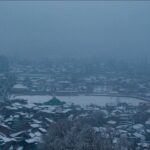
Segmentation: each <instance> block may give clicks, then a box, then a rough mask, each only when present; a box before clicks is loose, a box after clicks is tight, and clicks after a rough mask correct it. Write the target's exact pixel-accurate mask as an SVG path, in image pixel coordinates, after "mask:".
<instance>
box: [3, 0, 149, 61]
mask: <svg viewBox="0 0 150 150" xmlns="http://www.w3.org/2000/svg"><path fill="white" fill-rule="evenodd" d="M149 13H150V3H149V2H136V1H135V2H129V1H128V2H119V1H118V2H116V1H109V2H103V1H100V2H36V1H35V2H15V1H14V2H2V1H1V2H0V20H1V23H0V41H1V44H0V54H5V55H7V56H12V57H14V56H15V57H25V58H36V57H37V58H38V57H50V58H51V57H77V58H78V57H79V58H80V57H81V58H82V57H93V58H94V57H100V58H101V57H102V58H116V59H145V58H147V59H148V58H149V56H148V54H150V52H149V50H150V41H149V40H150V30H149V26H150V19H149Z"/></svg>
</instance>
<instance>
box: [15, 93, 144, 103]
mask: <svg viewBox="0 0 150 150" xmlns="http://www.w3.org/2000/svg"><path fill="white" fill-rule="evenodd" d="M12 98H16V99H17V98H19V99H25V100H28V103H29V104H33V103H43V102H46V101H48V100H50V99H51V98H52V96H50V95H31V96H30V95H22V96H13V97H12ZM57 98H58V99H60V100H61V101H65V102H66V103H69V104H70V103H74V104H78V105H81V106H86V105H90V104H96V105H98V106H105V105H106V104H107V103H117V102H118V101H119V102H126V103H128V104H132V105H134V106H136V105H138V104H139V103H141V102H144V101H142V100H139V99H136V98H129V97H119V98H118V97H109V96H84V95H81V96H58V97H57Z"/></svg>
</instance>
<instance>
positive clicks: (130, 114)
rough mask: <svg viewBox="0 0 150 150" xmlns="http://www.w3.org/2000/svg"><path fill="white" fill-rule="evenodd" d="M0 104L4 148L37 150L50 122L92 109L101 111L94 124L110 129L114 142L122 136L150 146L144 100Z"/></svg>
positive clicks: (148, 116)
mask: <svg viewBox="0 0 150 150" xmlns="http://www.w3.org/2000/svg"><path fill="white" fill-rule="evenodd" d="M0 105H1V107H0V148H1V149H3V150H37V147H38V144H39V143H40V142H42V136H43V135H44V134H46V133H47V132H48V129H49V125H50V124H52V123H56V122H57V121H58V120H60V119H63V118H64V119H68V120H70V119H74V118H77V117H78V118H79V117H87V118H88V117H89V116H90V115H91V114H92V112H102V114H103V117H104V118H103V121H101V122H100V123H98V124H97V126H95V125H94V126H93V128H94V130H95V131H96V132H101V133H102V134H104V135H105V136H107V134H109V135H110V133H111V138H112V141H113V144H114V146H115V145H117V144H118V143H119V140H120V139H121V138H120V137H122V136H123V137H124V136H125V137H127V139H128V141H132V144H134V145H133V146H134V148H135V149H137V150H140V149H141V150H143V149H144V150H149V149H150V105H149V104H147V103H146V104H145V103H143V104H140V106H132V105H129V104H126V103H118V104H107V105H106V106H105V107H99V106H95V105H90V106H86V107H81V106H75V105H72V104H66V103H64V102H62V101H60V100H58V99H57V98H56V97H53V98H52V99H51V100H49V101H48V102H45V103H42V104H39V103H35V104H30V103H27V101H26V100H20V99H15V100H12V101H8V102H1V104H0Z"/></svg>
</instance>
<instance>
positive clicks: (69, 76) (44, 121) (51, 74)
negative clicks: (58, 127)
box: [0, 62, 150, 150]
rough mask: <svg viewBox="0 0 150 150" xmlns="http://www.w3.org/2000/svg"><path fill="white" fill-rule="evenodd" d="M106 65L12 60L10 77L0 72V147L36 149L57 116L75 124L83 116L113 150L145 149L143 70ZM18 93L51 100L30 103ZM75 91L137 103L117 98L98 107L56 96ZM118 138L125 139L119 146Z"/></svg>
mask: <svg viewBox="0 0 150 150" xmlns="http://www.w3.org/2000/svg"><path fill="white" fill-rule="evenodd" d="M94 66H95V67H94ZM111 67H112V66H109V65H106V64H103V63H98V64H97V63H95V64H94V63H93V64H92V65H91V66H90V65H88V67H87V64H84V63H83V64H78V63H77V62H75V63H69V62H67V63H66V64H65V63H64V64H62V63H60V64H57V63H56V64H55V63H54V64H51V65H49V63H48V62H47V63H46V64H45V63H41V64H36V65H35V64H34V65H33V64H32V63H30V64H28V65H27V64H23V63H12V64H11V65H10V70H9V74H11V75H9V76H8V75H7V76H6V73H1V83H3V84H1V85H3V86H1V88H0V89H1V90H0V92H1V102H0V105H1V107H0V148H1V149H2V150H38V149H39V145H40V143H42V142H43V137H44V136H45V135H47V134H48V132H49V127H50V125H52V124H57V123H58V122H59V121H61V120H62V121H63V120H66V121H69V122H74V121H75V122H76V120H77V119H83V120H84V121H85V122H86V123H87V124H88V125H89V126H90V127H91V128H92V129H93V131H94V132H95V133H96V134H100V135H101V136H102V137H103V138H105V139H109V140H110V141H111V144H112V145H111V149H112V150H118V149H117V147H119V146H120V147H121V148H120V149H119V150H122V149H123V150H127V149H131V150H149V149H150V102H149V98H150V94H149V90H150V82H149V73H147V74H146V73H145V74H144V75H141V74H140V71H139V70H138V71H137V70H136V71H135V68H134V69H133V68H132V67H128V69H129V70H128V69H126V72H125V71H124V70H122V69H118V68H117V66H113V67H114V68H116V69H114V68H111ZM126 67H127V66H126ZM94 68H95V69H94ZM121 68H122V67H121ZM131 68H132V71H131V70H130V69H131ZM139 75H140V77H139ZM22 95H27V96H28V95H31V96H34V95H51V96H52V98H50V99H49V100H47V101H46V102H45V101H43V100H42V99H41V102H40V103H39V102H38V101H37V102H36V101H35V102H34V103H31V102H30V100H27V99H26V98H19V96H22ZM80 95H86V96H112V97H116V99H117V97H124V96H126V97H127V99H129V98H130V97H133V98H138V99H140V102H139V103H138V105H133V103H134V102H133V101H132V103H130V102H129V103H126V102H123V101H120V100H119V99H118V100H116V101H115V102H113V103H112V102H108V103H106V104H105V105H103V106H100V105H96V104H94V101H93V102H92V103H91V104H88V105H84V106H82V105H80V104H78V105H77V104H75V102H72V103H67V102H65V101H63V99H59V98H58V97H59V96H80ZM17 96H18V97H17ZM42 101H43V102H42ZM81 101H82V100H81ZM103 101H105V99H104V100H103ZM122 141H126V143H125V144H121V143H122Z"/></svg>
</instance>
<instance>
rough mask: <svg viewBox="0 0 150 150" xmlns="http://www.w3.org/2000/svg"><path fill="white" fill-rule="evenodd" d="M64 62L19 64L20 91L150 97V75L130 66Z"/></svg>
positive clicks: (16, 67) (14, 90)
mask: <svg viewBox="0 0 150 150" xmlns="http://www.w3.org/2000/svg"><path fill="white" fill-rule="evenodd" d="M101 66H102V65H97V67H95V64H94V63H93V64H91V65H87V64H84V63H82V64H79V65H78V63H77V62H76V63H73V62H72V64H71V63H62V64H59V65H58V64H57V65H56V64H53V65H45V66H44V64H42V63H41V64H38V65H34V66H33V65H32V64H28V65H25V64H22V65H21V64H20V65H19V64H18V65H15V66H12V68H11V71H12V72H14V73H15V74H16V77H17V84H16V85H15V86H14V88H13V90H12V92H13V93H17V94H36V95H37V94H38V95H39V94H52V93H56V94H55V95H78V94H112V95H126V96H137V97H144V98H150V93H149V90H150V80H149V75H148V74H146V73H145V74H144V75H140V74H138V73H136V71H134V69H135V68H134V69H131V70H128V69H127V70H122V69H118V70H114V69H112V68H111V67H110V66H109V65H105V67H101Z"/></svg>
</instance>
